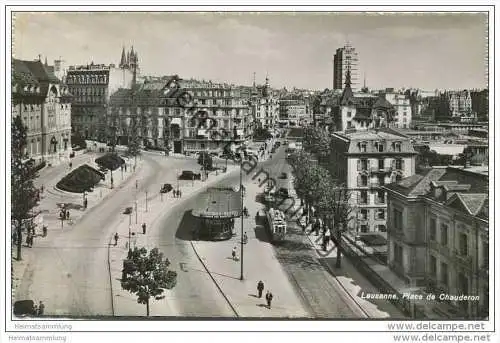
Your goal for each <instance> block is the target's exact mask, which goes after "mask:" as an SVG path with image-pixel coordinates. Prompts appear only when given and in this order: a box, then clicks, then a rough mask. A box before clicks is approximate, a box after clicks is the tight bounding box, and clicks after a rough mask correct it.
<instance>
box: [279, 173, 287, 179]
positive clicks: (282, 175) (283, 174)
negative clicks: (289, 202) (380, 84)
mask: <svg viewBox="0 0 500 343" xmlns="http://www.w3.org/2000/svg"><path fill="white" fill-rule="evenodd" d="M287 178H288V174H287V173H281V174H280V179H282V180H286V179H287Z"/></svg>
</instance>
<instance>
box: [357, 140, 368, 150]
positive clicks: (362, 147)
mask: <svg viewBox="0 0 500 343" xmlns="http://www.w3.org/2000/svg"><path fill="white" fill-rule="evenodd" d="M366 145H367V144H366V142H361V143H360V144H359V150H360V151H361V152H366Z"/></svg>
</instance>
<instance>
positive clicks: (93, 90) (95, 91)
mask: <svg viewBox="0 0 500 343" xmlns="http://www.w3.org/2000/svg"><path fill="white" fill-rule="evenodd" d="M70 92H71V94H73V95H75V96H76V95H105V94H106V88H104V87H99V88H97V87H75V88H70Z"/></svg>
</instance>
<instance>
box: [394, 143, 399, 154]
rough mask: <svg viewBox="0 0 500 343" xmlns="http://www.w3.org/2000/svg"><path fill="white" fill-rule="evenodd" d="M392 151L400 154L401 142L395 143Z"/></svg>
mask: <svg viewBox="0 0 500 343" xmlns="http://www.w3.org/2000/svg"><path fill="white" fill-rule="evenodd" d="M394 151H395V152H401V142H395V143H394Z"/></svg>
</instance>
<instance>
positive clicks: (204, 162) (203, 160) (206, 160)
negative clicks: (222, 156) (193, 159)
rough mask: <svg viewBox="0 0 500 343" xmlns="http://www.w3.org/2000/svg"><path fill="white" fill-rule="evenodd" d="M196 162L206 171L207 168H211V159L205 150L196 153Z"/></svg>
mask: <svg viewBox="0 0 500 343" xmlns="http://www.w3.org/2000/svg"><path fill="white" fill-rule="evenodd" d="M198 164H199V165H200V166H202V167H203V170H204V171H205V172H207V171H208V170H212V168H213V159H212V156H211V155H210V154H209V153H208V152H206V151H202V152H200V154H199V155H198Z"/></svg>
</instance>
